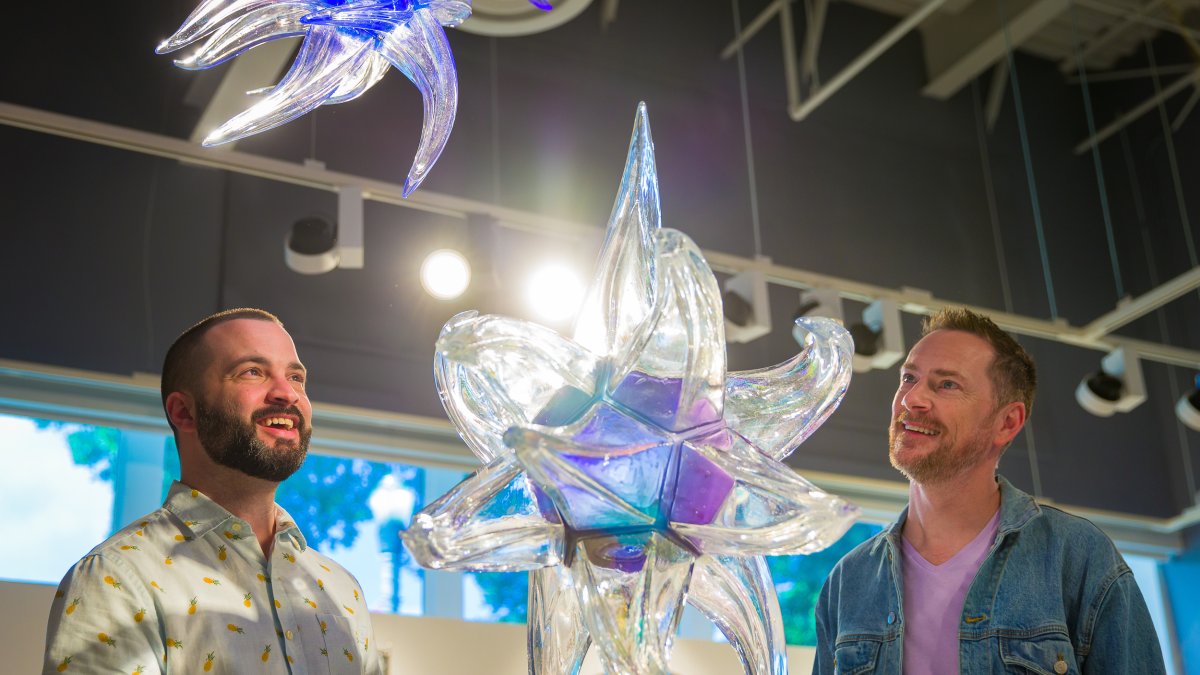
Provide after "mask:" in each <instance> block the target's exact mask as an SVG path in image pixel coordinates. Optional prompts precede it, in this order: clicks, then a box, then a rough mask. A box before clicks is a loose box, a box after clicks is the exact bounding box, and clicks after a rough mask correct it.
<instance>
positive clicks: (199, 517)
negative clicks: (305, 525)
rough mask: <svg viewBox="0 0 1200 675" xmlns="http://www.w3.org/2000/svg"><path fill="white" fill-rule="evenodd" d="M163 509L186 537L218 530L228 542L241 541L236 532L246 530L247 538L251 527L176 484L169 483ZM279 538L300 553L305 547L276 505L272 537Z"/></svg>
mask: <svg viewBox="0 0 1200 675" xmlns="http://www.w3.org/2000/svg"><path fill="white" fill-rule="evenodd" d="M163 508H164V509H166V510H167V511H169V512H170V513H172V514H173V515H174V516H175V517H177V518H178V519H179V520H180V521H181V522H182V523H183V528H184V529H185V530H186V531H187V532H186V534H187V535H188V536H191V537H193V538H196V539H199V538H200V537H203V536H205V535H207V534H208V533H210V532H212V531H213V530H217V529H218V528H220V530H221V531H222V532H224V533H226V536H228V537H229V538H231V539H233V538H240V535H238V534H237V533H236V532H235V530H240V529H241V528H245V531H246V532H247V536H248V534H249V532H250V525H249V524H248V523H246V521H244V520H242V519H241V518H238V517H237V516H235V515H233V514H232V513H230V512H229V511H227V510H226V509H225V508H224V507H223V506H221V505H220V504H218V503H216V502H214V501H213V500H211V499H209V498H208V495H206V494H204V493H203V492H200V491H199V490H196V489H194V488H192V487H190V486H187V485H184V484H183V483H180V482H179V481H174V482H172V483H171V489H170V491H168V492H167V500H166V502H164V503H163ZM234 525H237V526H238V527H237V528H234ZM280 535H286V536H289V537H292V538H294V539H295V540H296V545H297V547H298V548H299V549H300V550H301V551H303V550H304V549H305V548H308V542H307V541H306V540H305V539H304V533H303V532H301V531H300V528H299V527H297V526H296V521H295V519H294V518H292V516H291V515H290V514H289V513H288V512H287V511H286V510H285V509H284V508H283V507H282V506H280V505H279V504H276V505H275V536H276V538H278V537H279V536H280Z"/></svg>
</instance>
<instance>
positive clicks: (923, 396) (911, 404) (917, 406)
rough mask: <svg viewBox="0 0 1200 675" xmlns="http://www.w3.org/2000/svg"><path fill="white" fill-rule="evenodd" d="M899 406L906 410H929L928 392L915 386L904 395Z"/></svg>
mask: <svg viewBox="0 0 1200 675" xmlns="http://www.w3.org/2000/svg"><path fill="white" fill-rule="evenodd" d="M900 404H901V405H903V406H904V408H905V409H906V410H928V409H929V392H927V391H925V388H924V387H922V386H920V385H916V386H913V387H912V388H910V389H909V390H908V391H907V392H905V393H904V396H903V397H902V398H901V399H900Z"/></svg>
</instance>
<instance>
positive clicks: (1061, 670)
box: [1054, 656, 1067, 675]
mask: <svg viewBox="0 0 1200 675" xmlns="http://www.w3.org/2000/svg"><path fill="white" fill-rule="evenodd" d="M1054 672H1056V673H1058V675H1066V673H1067V662H1066V661H1063V659H1062V657H1061V656H1060V657H1058V660H1057V661H1055V662H1054Z"/></svg>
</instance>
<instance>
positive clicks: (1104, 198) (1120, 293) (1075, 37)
mask: <svg viewBox="0 0 1200 675" xmlns="http://www.w3.org/2000/svg"><path fill="white" fill-rule="evenodd" d="M1068 11H1069V13H1070V15H1071V41H1072V42H1073V43H1074V45H1075V63H1076V66H1077V67H1078V69H1079V84H1080V85H1081V86H1082V88H1083V110H1084V112H1085V114H1086V115H1087V125H1088V134H1089V137H1095V136H1096V118H1095V116H1094V115H1093V113H1092V93H1091V91H1090V90H1089V89H1088V79H1087V71H1086V70H1085V69H1084V67H1083V53H1082V51H1081V50H1080V49H1079V26H1078V23H1077V20H1076V16H1075V3H1071V6H1070V8H1069V9H1068ZM1092 164H1093V165H1094V166H1095V168H1096V186H1097V188H1098V189H1099V190H1100V212H1101V214H1102V215H1103V216H1104V232H1105V234H1106V235H1107V237H1108V257H1109V260H1111V261H1112V270H1113V282H1114V283H1115V284H1116V287H1117V300H1118V301H1119V300H1120V299H1121V298H1123V297H1125V285H1124V284H1123V283H1122V282H1121V264H1120V262H1119V261H1118V260H1117V242H1116V238H1115V236H1114V235H1113V223H1112V213H1111V211H1110V209H1109V206H1108V187H1107V186H1106V185H1105V183H1104V167H1103V165H1101V163H1100V144H1099V143H1093V144H1092Z"/></svg>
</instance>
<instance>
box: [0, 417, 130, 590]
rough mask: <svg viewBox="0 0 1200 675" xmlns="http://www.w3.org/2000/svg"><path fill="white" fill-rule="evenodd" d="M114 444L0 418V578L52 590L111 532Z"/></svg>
mask: <svg viewBox="0 0 1200 675" xmlns="http://www.w3.org/2000/svg"><path fill="white" fill-rule="evenodd" d="M119 437H120V432H118V431H117V430H115V429H108V428H105V427H90V426H84V425H80V424H65V423H62V422H53V421H47V420H33V419H29V418H26V417H12V416H8V415H0V466H3V467H4V471H0V578H3V579H11V580H14V581H32V582H37V583H51V584H57V583H58V581H59V579H61V578H62V576H63V575H64V574H65V573H66V571H67V570H68V569H69V568H70V567H71V565H73V564H75V561H76V560H78V559H79V558H81V557H83V556H84V555H85V554H86V553H87V552H88V551H90V550H91V549H92V547H93V546H95V545H96V544H98V543H100V542H101V541H102V540H103V539H104V538H105V537H107V536H108V535H109V534H110V533H111V532H112V511H113V461H114V459H115V458H116V456H117V447H118V441H119Z"/></svg>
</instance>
